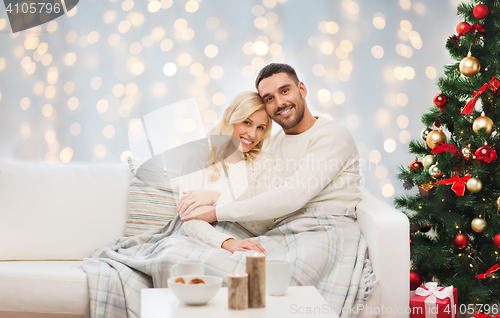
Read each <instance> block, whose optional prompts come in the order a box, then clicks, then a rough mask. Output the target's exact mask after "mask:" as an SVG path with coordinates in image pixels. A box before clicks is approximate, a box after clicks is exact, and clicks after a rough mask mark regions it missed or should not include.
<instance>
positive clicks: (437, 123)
mask: <svg viewBox="0 0 500 318" xmlns="http://www.w3.org/2000/svg"><path fill="white" fill-rule="evenodd" d="M442 112H443V109H442V108H441V113H442ZM434 126H436V127H437V128H439V127H441V123H440V122H438V121H437V122H435V123H434Z"/></svg>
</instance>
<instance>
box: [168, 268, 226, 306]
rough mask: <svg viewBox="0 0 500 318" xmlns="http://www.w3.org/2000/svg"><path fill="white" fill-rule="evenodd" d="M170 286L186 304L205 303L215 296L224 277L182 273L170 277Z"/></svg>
mask: <svg viewBox="0 0 500 318" xmlns="http://www.w3.org/2000/svg"><path fill="white" fill-rule="evenodd" d="M167 282H168V288H170V289H171V290H172V292H173V293H174V295H175V296H176V297H177V298H179V299H180V300H181V301H183V302H184V303H185V304H186V305H204V304H206V303H208V302H209V301H210V300H212V298H214V297H215V295H216V294H217V292H218V291H219V289H220V287H221V286H222V278H220V277H217V276H211V275H182V276H173V277H170V278H169V279H168V281H167Z"/></svg>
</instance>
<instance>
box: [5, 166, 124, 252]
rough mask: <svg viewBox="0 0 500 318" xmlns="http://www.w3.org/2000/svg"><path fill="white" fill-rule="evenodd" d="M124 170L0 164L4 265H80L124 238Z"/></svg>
mask: <svg viewBox="0 0 500 318" xmlns="http://www.w3.org/2000/svg"><path fill="white" fill-rule="evenodd" d="M130 179H131V175H130V171H129V170H128V167H127V165H125V164H99V163H89V164H77V163H67V164H48V163H36V162H25V161H19V160H7V159H1V160H0V220H2V221H1V222H0V242H2V244H0V260H82V259H83V258H85V257H90V253H91V252H92V251H93V250H94V249H97V248H100V247H102V246H103V245H105V244H106V243H107V242H109V241H110V240H112V239H116V238H120V237H122V236H123V229H124V227H125V220H126V218H127V203H128V188H129V185H130Z"/></svg>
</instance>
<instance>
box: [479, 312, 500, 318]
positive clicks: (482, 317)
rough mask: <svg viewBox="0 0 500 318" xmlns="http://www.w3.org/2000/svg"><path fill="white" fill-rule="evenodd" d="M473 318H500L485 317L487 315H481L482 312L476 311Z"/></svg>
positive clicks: (496, 317) (499, 317)
mask: <svg viewBox="0 0 500 318" xmlns="http://www.w3.org/2000/svg"><path fill="white" fill-rule="evenodd" d="M474 317H475V318H500V315H497V316H490V315H487V314H483V313H482V312H479V311H476V312H475V313H474Z"/></svg>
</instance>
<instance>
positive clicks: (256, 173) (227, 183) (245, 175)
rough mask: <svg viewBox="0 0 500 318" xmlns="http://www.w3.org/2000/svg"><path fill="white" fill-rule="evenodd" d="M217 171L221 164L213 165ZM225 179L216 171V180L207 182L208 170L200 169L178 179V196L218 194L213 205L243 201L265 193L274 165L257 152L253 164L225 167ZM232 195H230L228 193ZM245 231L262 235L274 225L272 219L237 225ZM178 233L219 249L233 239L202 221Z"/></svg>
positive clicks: (221, 173)
mask: <svg viewBox="0 0 500 318" xmlns="http://www.w3.org/2000/svg"><path fill="white" fill-rule="evenodd" d="M216 165H218V167H219V168H221V167H222V165H221V163H217V164H216ZM228 166H229V168H228V170H227V172H228V175H229V177H226V175H225V174H224V171H223V170H222V169H220V170H219V171H220V177H219V179H218V180H216V181H211V179H210V174H211V173H212V169H208V168H207V169H202V170H199V171H196V172H194V173H191V174H189V175H186V176H183V177H181V178H180V179H179V195H180V196H182V193H183V192H184V191H188V190H195V189H204V190H212V191H217V192H220V193H221V196H220V197H219V200H218V201H217V202H216V204H225V203H229V202H232V201H233V197H232V196H233V195H234V200H236V201H238V200H244V199H247V198H250V197H253V196H255V195H258V194H260V193H263V192H265V191H267V190H269V189H270V188H271V187H272V180H273V179H274V178H275V177H276V170H275V167H274V161H273V160H272V158H271V157H270V156H269V155H268V154H267V153H265V152H261V154H260V155H259V157H258V158H257V159H256V160H255V161H254V162H246V161H244V160H241V161H239V162H238V163H235V164H228ZM231 192H232V193H231ZM238 223H239V224H240V225H241V226H243V227H244V228H245V229H246V230H248V231H249V232H250V233H252V234H253V235H255V236H258V235H262V234H264V233H266V232H267V231H268V230H269V228H270V227H271V226H272V225H273V224H274V219H265V220H261V221H255V220H252V221H248V222H238ZM181 230H182V233H183V234H184V235H187V236H189V237H194V238H197V239H199V240H200V241H202V242H205V243H207V244H209V245H211V246H213V247H221V245H222V243H223V242H224V241H226V240H227V239H229V238H233V236H231V235H228V234H225V233H221V232H219V231H218V230H216V229H215V228H214V227H213V226H212V225H210V224H209V223H207V222H205V221H200V220H191V221H188V222H185V223H183V224H182V227H181Z"/></svg>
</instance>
